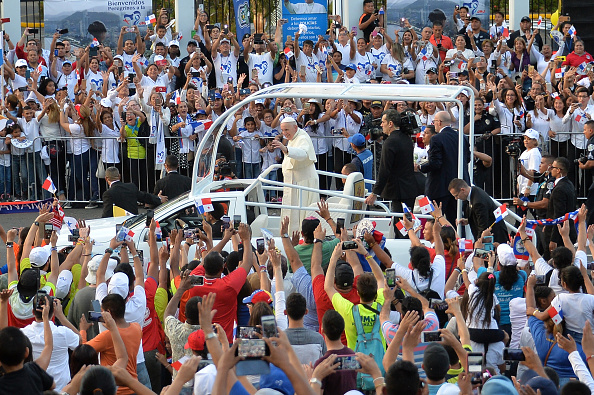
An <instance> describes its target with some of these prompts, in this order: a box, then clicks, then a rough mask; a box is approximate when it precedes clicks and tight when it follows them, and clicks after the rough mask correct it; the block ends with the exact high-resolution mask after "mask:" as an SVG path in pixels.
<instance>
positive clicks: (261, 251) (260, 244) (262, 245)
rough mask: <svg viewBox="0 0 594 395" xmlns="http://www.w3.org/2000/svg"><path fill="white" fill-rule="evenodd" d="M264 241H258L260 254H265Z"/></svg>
mask: <svg viewBox="0 0 594 395" xmlns="http://www.w3.org/2000/svg"><path fill="white" fill-rule="evenodd" d="M264 249H265V246H264V239H257V240H256V250H258V254H260V255H261V254H263V253H264Z"/></svg>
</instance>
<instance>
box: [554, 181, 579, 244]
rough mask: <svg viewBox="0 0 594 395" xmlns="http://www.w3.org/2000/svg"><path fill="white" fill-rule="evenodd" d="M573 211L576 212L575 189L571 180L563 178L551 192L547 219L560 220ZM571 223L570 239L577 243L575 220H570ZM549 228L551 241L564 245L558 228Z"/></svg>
mask: <svg viewBox="0 0 594 395" xmlns="http://www.w3.org/2000/svg"><path fill="white" fill-rule="evenodd" d="M573 210H575V187H574V186H573V183H572V182H571V181H570V180H569V178H567V177H563V178H562V179H560V180H559V182H558V183H557V185H555V186H554V187H553V189H552V191H551V196H550V198H549V206H548V207H547V218H550V219H555V218H559V217H561V216H563V215H565V214H567V213H569V212H570V211H573ZM569 221H570V224H571V226H570V227H569V237H570V238H571V241H572V242H575V241H576V239H577V232H576V231H575V226H574V224H573V220H571V219H570V220H569ZM547 228H552V230H550V232H551V241H552V242H555V243H557V244H559V245H563V239H562V238H561V235H560V234H559V230H558V229H557V226H547Z"/></svg>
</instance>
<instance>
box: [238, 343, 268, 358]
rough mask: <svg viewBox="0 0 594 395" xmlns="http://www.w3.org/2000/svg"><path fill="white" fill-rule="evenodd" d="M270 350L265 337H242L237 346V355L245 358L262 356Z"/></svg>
mask: <svg viewBox="0 0 594 395" xmlns="http://www.w3.org/2000/svg"><path fill="white" fill-rule="evenodd" d="M269 354H270V352H269V350H268V347H267V346H266V342H265V341H264V340H263V339H241V341H240V342H239V345H238V346H237V355H238V356H240V357H243V358H256V359H259V358H262V357H264V356H266V355H269Z"/></svg>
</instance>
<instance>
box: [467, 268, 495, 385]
mask: <svg viewBox="0 0 594 395" xmlns="http://www.w3.org/2000/svg"><path fill="white" fill-rule="evenodd" d="M496 282H497V279H496V278H495V275H494V274H493V273H488V272H485V273H482V274H481V275H480V276H479V277H478V278H477V280H476V283H475V284H470V285H469V287H468V309H467V316H466V325H467V326H468V331H469V332H470V343H471V346H472V351H473V352H485V359H486V361H487V365H488V366H491V367H493V369H495V371H496V372H497V373H499V365H501V364H502V363H503V347H504V344H503V341H493V340H494V339H499V336H500V334H501V332H500V331H499V329H498V325H497V319H498V316H499V312H500V306H499V300H498V299H497V296H495V284H496Z"/></svg>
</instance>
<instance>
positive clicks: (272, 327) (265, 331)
mask: <svg viewBox="0 0 594 395" xmlns="http://www.w3.org/2000/svg"><path fill="white" fill-rule="evenodd" d="M262 336H263V337H277V336H278V332H277V330H276V320H275V319H274V316H273V315H264V316H262Z"/></svg>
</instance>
